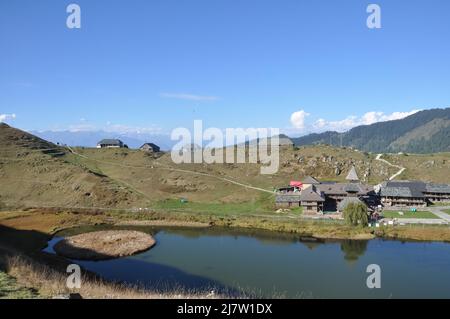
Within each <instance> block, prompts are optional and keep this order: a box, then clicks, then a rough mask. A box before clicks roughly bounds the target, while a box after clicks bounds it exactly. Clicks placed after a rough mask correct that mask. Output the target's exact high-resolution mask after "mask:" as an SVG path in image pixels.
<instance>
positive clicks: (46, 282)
mask: <svg viewBox="0 0 450 319" xmlns="http://www.w3.org/2000/svg"><path fill="white" fill-rule="evenodd" d="M5 264H6V268H7V269H8V274H9V275H11V276H13V277H15V278H16V280H17V282H18V284H20V285H22V286H24V287H28V288H33V289H36V290H37V291H38V292H39V295H40V296H41V297H42V298H53V297H56V296H60V295H68V294H70V293H79V294H80V295H81V296H82V297H83V298H85V299H193V298H208V299H214V298H219V297H220V298H222V297H224V296H219V295H215V294H214V293H196V292H183V291H174V292H152V291H149V290H146V289H144V288H140V287H137V286H126V285H122V284H117V283H110V282H107V281H104V280H102V279H98V278H97V279H95V278H92V276H88V275H86V274H83V275H82V279H81V283H82V284H81V288H80V289H76V290H70V289H68V288H67V287H66V280H67V275H65V274H62V273H60V272H57V271H55V270H53V269H51V268H49V267H48V266H45V265H43V264H40V263H37V262H35V261H33V260H31V259H29V258H27V257H25V256H15V257H5Z"/></svg>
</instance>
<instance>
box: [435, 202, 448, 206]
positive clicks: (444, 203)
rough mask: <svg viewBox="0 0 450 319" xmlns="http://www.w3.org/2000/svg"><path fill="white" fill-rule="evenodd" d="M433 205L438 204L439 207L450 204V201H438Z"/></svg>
mask: <svg viewBox="0 0 450 319" xmlns="http://www.w3.org/2000/svg"><path fill="white" fill-rule="evenodd" d="M431 206H436V207H439V206H450V202H436V203H433V204H431Z"/></svg>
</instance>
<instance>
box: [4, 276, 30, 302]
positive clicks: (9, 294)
mask: <svg viewBox="0 0 450 319" xmlns="http://www.w3.org/2000/svg"><path fill="white" fill-rule="evenodd" d="M36 297H38V294H37V293H36V292H35V291H33V290H32V289H28V288H25V287H20V286H19V285H18V284H17V282H16V280H15V279H14V278H13V277H11V276H8V275H7V274H5V273H4V272H1V271H0V299H31V298H36Z"/></svg>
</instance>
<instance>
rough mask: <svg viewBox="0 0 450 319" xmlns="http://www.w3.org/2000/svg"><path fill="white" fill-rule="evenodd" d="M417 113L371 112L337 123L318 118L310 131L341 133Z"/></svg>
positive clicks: (414, 111)
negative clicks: (360, 126)
mask: <svg viewBox="0 0 450 319" xmlns="http://www.w3.org/2000/svg"><path fill="white" fill-rule="evenodd" d="M419 111H420V110H412V111H410V112H393V113H390V114H385V113H384V112H373V111H372V112H367V113H365V114H364V115H362V116H361V117H357V116H354V115H351V116H348V117H346V118H345V119H342V120H337V121H327V120H325V119H323V118H320V119H318V120H317V121H316V122H314V124H313V125H312V130H313V131H316V132H317V131H324V130H327V131H338V132H343V131H347V130H349V129H351V128H353V127H355V126H359V125H370V124H374V123H378V122H386V121H393V120H400V119H403V118H405V117H407V116H410V115H412V114H414V113H417V112H419Z"/></svg>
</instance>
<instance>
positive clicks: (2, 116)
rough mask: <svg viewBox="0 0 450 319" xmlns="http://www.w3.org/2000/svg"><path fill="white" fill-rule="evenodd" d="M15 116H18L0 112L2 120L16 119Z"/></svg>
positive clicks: (0, 120)
mask: <svg viewBox="0 0 450 319" xmlns="http://www.w3.org/2000/svg"><path fill="white" fill-rule="evenodd" d="M15 118H16V114H0V122H6V121H9V120H14V119H15Z"/></svg>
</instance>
